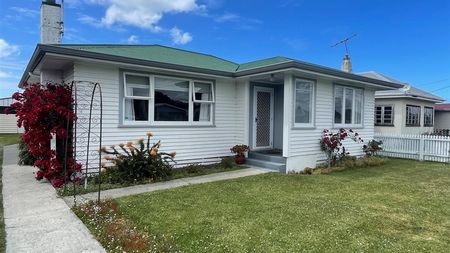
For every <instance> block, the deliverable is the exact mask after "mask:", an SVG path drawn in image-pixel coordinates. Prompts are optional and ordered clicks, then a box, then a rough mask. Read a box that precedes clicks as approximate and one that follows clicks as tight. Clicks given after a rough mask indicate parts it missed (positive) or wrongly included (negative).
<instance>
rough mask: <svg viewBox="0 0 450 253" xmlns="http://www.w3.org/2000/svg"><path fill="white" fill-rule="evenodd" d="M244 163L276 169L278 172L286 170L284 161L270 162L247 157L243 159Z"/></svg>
mask: <svg viewBox="0 0 450 253" xmlns="http://www.w3.org/2000/svg"><path fill="white" fill-rule="evenodd" d="M245 164H247V165H253V166H257V167H261V168H265V169H271V170H276V171H279V172H285V171H286V164H284V163H277V162H270V161H265V160H259V159H254V158H247V160H246V161H245Z"/></svg>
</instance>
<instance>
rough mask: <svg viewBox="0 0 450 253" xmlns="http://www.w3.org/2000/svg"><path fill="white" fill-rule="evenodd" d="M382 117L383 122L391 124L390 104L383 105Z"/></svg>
mask: <svg viewBox="0 0 450 253" xmlns="http://www.w3.org/2000/svg"><path fill="white" fill-rule="evenodd" d="M383 116H384V118H383V123H384V124H385V125H392V106H385V107H384V115H383Z"/></svg>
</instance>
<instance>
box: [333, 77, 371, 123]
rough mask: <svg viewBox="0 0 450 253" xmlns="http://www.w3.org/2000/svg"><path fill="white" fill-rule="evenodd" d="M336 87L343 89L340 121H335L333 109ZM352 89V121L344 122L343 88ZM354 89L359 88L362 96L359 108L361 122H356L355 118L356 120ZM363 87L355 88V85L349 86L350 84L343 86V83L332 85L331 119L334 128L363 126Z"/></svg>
mask: <svg viewBox="0 0 450 253" xmlns="http://www.w3.org/2000/svg"><path fill="white" fill-rule="evenodd" d="M337 87H341V88H342V89H343V97H342V112H341V115H342V123H336V122H335V121H334V120H335V113H336V109H335V104H336V102H335V99H336V88H337ZM348 89H350V90H353V98H352V114H353V115H352V123H345V90H348ZM356 90H360V91H361V94H362V98H361V103H362V108H361V123H359V124H356V123H355V120H356V110H355V108H356ZM364 97H365V96H364V89H362V88H356V87H351V86H345V85H340V84H339V85H338V84H336V85H334V89H333V112H332V115H333V116H332V120H333V127H334V128H344V127H345V128H348V127H352V128H362V127H363V126H364Z"/></svg>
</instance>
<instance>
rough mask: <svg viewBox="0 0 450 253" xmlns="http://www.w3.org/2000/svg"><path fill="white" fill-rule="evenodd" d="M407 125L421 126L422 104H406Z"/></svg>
mask: <svg viewBox="0 0 450 253" xmlns="http://www.w3.org/2000/svg"><path fill="white" fill-rule="evenodd" d="M406 126H420V106H417V105H406Z"/></svg>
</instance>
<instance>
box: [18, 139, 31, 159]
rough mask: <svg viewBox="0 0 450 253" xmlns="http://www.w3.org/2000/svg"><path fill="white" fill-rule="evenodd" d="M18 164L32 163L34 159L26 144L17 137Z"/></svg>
mask: <svg viewBox="0 0 450 253" xmlns="http://www.w3.org/2000/svg"><path fill="white" fill-rule="evenodd" d="M19 165H29V166H33V165H34V159H33V157H32V156H31V154H30V152H28V146H27V144H26V143H25V142H24V141H23V140H22V138H19Z"/></svg>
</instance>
